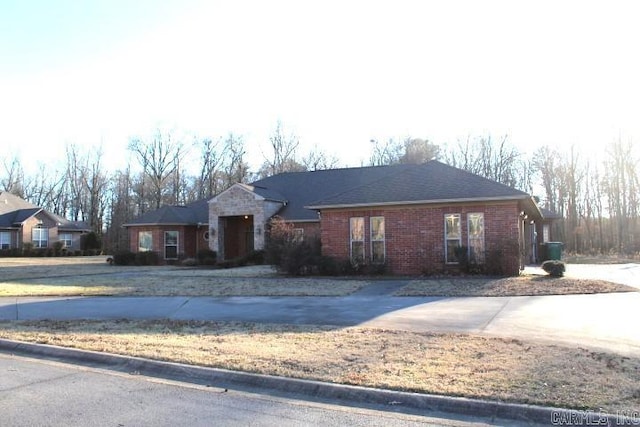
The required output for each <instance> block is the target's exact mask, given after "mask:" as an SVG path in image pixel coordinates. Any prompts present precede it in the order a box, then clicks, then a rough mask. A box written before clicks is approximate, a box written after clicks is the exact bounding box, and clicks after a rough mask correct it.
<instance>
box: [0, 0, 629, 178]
mask: <svg viewBox="0 0 640 427" xmlns="http://www.w3.org/2000/svg"><path fill="white" fill-rule="evenodd" d="M639 11H640V5H637V6H636V3H635V2H631V1H621V2H604V1H601V2H591V1H563V2H557V1H537V2H526V3H525V2H512V1H481V2H477V1H455V0H454V1H447V2H444V1H439V2H435V1H427V0H422V1H402V0H400V1H396V0H394V1H332V0H330V1H317V2H307V1H304V2H301V1H280V0H272V1H226V2H221V1H214V0H211V1H195V0H179V1H174V0H162V1H149V0H136V1H123V0H104V1H80V0H77V1H70V0H69V1H62V0H49V1H45V0H40V1H36V0H19V1H17V0H0V117H1V119H0V123H1V130H0V146H2V147H5V148H8V149H10V150H13V151H14V152H18V153H20V154H21V155H22V157H23V160H24V162H25V163H31V164H33V163H36V162H40V161H41V162H46V161H47V153H48V152H49V151H50V150H54V151H55V150H57V152H58V153H59V155H58V157H59V158H62V156H63V153H62V149H63V147H64V144H65V143H67V142H72V143H76V144H82V145H97V144H100V143H102V144H103V145H104V147H105V151H106V152H107V153H106V157H105V159H106V160H107V161H108V162H109V163H110V165H113V167H122V166H124V162H125V161H126V150H125V147H126V144H127V141H128V139H129V138H130V137H132V136H143V137H144V136H146V135H149V134H151V133H152V132H153V131H154V130H155V129H156V128H158V127H163V128H171V129H175V132H176V133H177V134H181V133H182V134H188V135H189V136H188V137H191V136H193V134H195V136H198V137H217V136H222V135H225V134H227V133H229V132H234V133H237V134H241V135H243V136H244V139H245V141H246V143H247V148H248V150H249V151H250V152H251V153H252V154H253V157H252V158H251V159H250V160H251V161H252V164H253V166H256V165H257V164H258V163H259V162H260V160H261V152H262V151H264V150H265V149H266V143H267V140H268V136H269V134H270V133H271V131H272V130H273V129H274V127H275V124H276V121H277V120H281V121H282V122H283V124H284V126H285V130H287V131H288V132H294V133H295V134H296V135H298V136H299V137H300V139H301V141H302V144H303V148H305V149H307V148H310V147H312V146H314V145H318V146H319V147H320V148H322V149H324V150H326V151H327V152H329V153H332V154H334V155H336V156H338V157H339V158H340V159H341V162H342V163H343V164H345V165H357V164H359V163H360V162H362V161H366V160H367V159H368V156H369V140H370V139H372V138H378V139H386V138H389V137H404V136H407V135H411V136H414V137H422V138H429V139H431V140H432V141H433V142H435V143H438V144H444V143H452V142H455V141H456V140H457V139H459V138H466V137H467V136H468V135H471V136H480V135H487V134H491V135H493V136H494V137H499V136H502V135H505V134H508V135H509V137H510V139H511V141H512V142H514V143H515V144H517V145H518V146H520V147H531V146H539V145H544V144H551V145H554V146H558V147H563V146H564V147H568V146H569V145H571V144H576V145H579V146H580V147H581V148H582V149H583V150H584V152H585V153H602V150H603V146H604V145H605V144H607V143H609V142H610V141H611V140H613V139H615V138H617V137H618V136H619V135H621V136H622V137H623V138H624V139H628V138H632V139H633V140H634V141H638V140H640V114H639V113H640V77H639V76H640V56H638V49H637V45H638V40H640V26H639V25H637V17H638V16H640V14H639V13H638V12H639ZM37 147H44V148H43V149H42V148H37Z"/></svg>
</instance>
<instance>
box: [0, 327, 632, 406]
mask: <svg viewBox="0 0 640 427" xmlns="http://www.w3.org/2000/svg"><path fill="white" fill-rule="evenodd" d="M0 337H2V338H8V339H14V340H22V341H31V342H38V343H46V344H53V345H61V346H68V347H75V348H81V349H88V350H94V351H103V352H109V353H116V354H124V355H132V356H138V357H145V358H151V359H158V360H165V361H174V362H181V363H187V364H193V365H202V366H210V367H218V368H225V369H232V370H240V371H247V372H256V373H262V374H270V375H280V376H287V377H294V378H306V379H313V380H320V381H327V382H334V383H344V384H355V385H361V386H370V387H379V388H386V389H395V390H404V391H414V392H422V393H434V394H443V395H453V396H466V397H471V398H481V399H490V400H499V401H507V402H519V403H530V404H540V405H550V406H560V407H569V408H576V409H585V410H594V411H600V410H602V411H606V412H612V413H615V412H616V411H619V410H624V411H638V410H640V359H637V358H629V357H623V356H619V355H615V354H609V353H603V352H599V351H592V350H587V349H583V348H571V347H562V346H557V345H545V344H535V343H529V342H522V341H519V340H516V339H501V338H490V337H485V336H474V335H463V334H435V333H412V332H403V331H390V330H380V329H367V328H358V327H352V328H344V329H336V328H329V327H321V326H290V325H264V324H253V323H227V322H196V321H127V320H123V321H75V322H66V321H39V322H29V321H19V322H0Z"/></svg>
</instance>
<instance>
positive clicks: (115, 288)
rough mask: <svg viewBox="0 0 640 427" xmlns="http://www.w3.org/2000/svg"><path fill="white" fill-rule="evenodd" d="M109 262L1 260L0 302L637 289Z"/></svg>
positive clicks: (540, 279) (582, 282) (538, 279)
mask: <svg viewBox="0 0 640 427" xmlns="http://www.w3.org/2000/svg"><path fill="white" fill-rule="evenodd" d="M105 259H106V257H104V256H98V257H58V258H0V297H2V296H5V297H9V296H11V297H20V296H211V297H225V296H345V295H350V294H352V293H354V292H356V291H358V290H360V289H362V288H363V287H365V286H367V285H369V284H372V283H375V282H376V281H379V280H396V281H397V282H398V283H399V285H400V286H399V289H398V290H397V291H396V293H395V294H394V295H395V296H520V295H556V294H557V295H563V294H581V293H600V292H635V291H637V289H634V288H631V287H628V286H624V285H619V284H614V283H610V282H606V281H602V280H586V279H575V278H566V277H565V278H560V279H553V278H550V277H548V276H538V275H528V276H520V277H511V278H504V279H496V278H475V277H472V278H469V277H452V278H445V279H411V278H394V277H384V278H360V277H356V278H354V277H350V278H329V277H316V278H295V277H283V276H280V275H278V274H277V273H276V272H274V271H273V270H272V269H271V268H270V267H268V266H252V267H243V268H237V269H229V270H216V269H201V268H186V267H172V266H156V267H122V266H110V265H108V264H107V263H106V262H105ZM404 285H406V286H404Z"/></svg>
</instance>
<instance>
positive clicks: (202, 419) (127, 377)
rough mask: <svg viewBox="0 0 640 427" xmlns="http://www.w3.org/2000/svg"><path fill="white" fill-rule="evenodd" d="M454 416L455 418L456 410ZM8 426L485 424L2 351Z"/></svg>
mask: <svg viewBox="0 0 640 427" xmlns="http://www.w3.org/2000/svg"><path fill="white" fill-rule="evenodd" d="M449 416H451V415H449ZM0 424H1V425H2V426H83V427H88V426H109V427H125V426H172V427H173V426H212V425H215V426H234V427H235V426H248V425H251V426H278V427H281V426H296V427H298V426H318V425H325V426H367V427H369V426H381V427H382V426H384V427H394V426H398V427H399V426H471V425H473V426H483V425H509V424H510V423H509V422H508V421H505V420H496V421H492V422H491V423H485V422H483V421H482V420H480V419H476V418H465V417H457V419H448V418H438V414H432V415H428V416H417V415H407V414H402V413H396V412H389V407H388V406H387V407H385V408H379V409H376V408H371V409H368V408H367V409H364V408H352V407H346V406H339V405H334V404H328V403H321V402H314V401H310V400H309V399H308V397H305V400H297V399H288V398H282V397H273V396H268V395H263V394H252V393H247V392H239V391H234V390H228V391H225V389H220V388H215V387H205V386H200V385H194V384H190V383H184V382H178V381H167V380H161V379H158V378H150V377H145V376H142V375H137V374H135V373H133V374H124V373H118V372H114V371H110V370H101V369H93V368H87V367H80V366H75V365H68V364H62V363H57V362H51V361H45V360H39V359H30V358H24V357H17V356H6V355H3V354H0Z"/></svg>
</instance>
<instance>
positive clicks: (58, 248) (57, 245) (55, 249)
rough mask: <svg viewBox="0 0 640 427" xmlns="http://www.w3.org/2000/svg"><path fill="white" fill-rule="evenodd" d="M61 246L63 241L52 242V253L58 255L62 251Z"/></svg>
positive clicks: (62, 246)
mask: <svg viewBox="0 0 640 427" xmlns="http://www.w3.org/2000/svg"><path fill="white" fill-rule="evenodd" d="M62 248H64V243H63V242H54V243H53V254H54V255H55V256H60V254H61V253H62Z"/></svg>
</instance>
